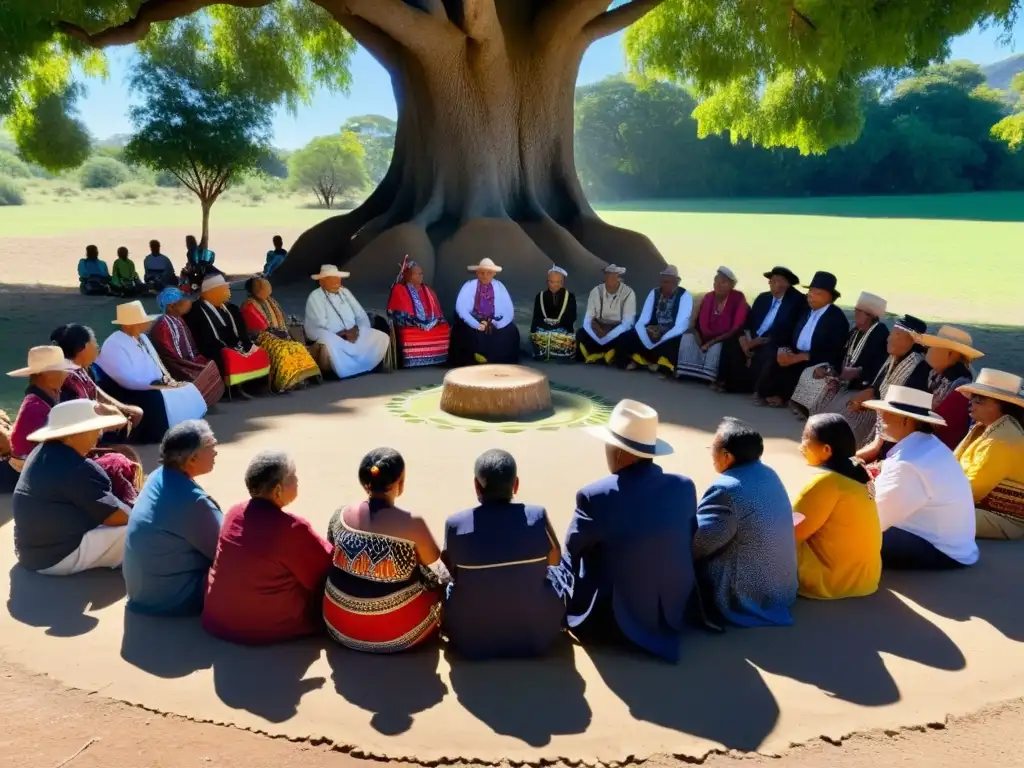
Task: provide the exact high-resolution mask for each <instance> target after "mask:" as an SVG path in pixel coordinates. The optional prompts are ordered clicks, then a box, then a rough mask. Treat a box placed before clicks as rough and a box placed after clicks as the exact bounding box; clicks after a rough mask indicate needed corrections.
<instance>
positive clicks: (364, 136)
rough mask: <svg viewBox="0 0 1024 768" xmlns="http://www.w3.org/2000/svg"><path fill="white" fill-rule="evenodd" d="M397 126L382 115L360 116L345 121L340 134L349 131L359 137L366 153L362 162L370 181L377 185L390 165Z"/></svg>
mask: <svg viewBox="0 0 1024 768" xmlns="http://www.w3.org/2000/svg"><path fill="white" fill-rule="evenodd" d="M397 129H398V124H397V123H396V122H395V121H394V120H392V119H391V118H390V117H384V116H383V115H361V116H359V117H353V118H350V119H348V120H346V121H345V124H344V125H343V126H341V130H342V133H344V132H345V131H351V132H352V133H354V134H356V136H358V137H359V143H360V144H362V145H363V150H364V151H365V152H366V157H365V159H364V162H365V164H366V174H367V175H368V176H369V177H370V181H372V182H373V183H374V184H379V183H380V181H381V179H383V178H384V174H385V173H387V172H388V166H390V165H391V155H392V152H393V150H394V146H395V131H396V130H397Z"/></svg>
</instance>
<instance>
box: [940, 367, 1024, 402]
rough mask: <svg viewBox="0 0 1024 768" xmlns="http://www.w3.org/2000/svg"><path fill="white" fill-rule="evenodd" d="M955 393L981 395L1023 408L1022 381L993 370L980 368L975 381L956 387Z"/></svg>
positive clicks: (1008, 374) (1018, 377) (1023, 386)
mask: <svg viewBox="0 0 1024 768" xmlns="http://www.w3.org/2000/svg"><path fill="white" fill-rule="evenodd" d="M956 391H957V392H959V393H960V394H962V395H981V396H982V397H991V398H992V399H993V400H1002V401H1003V402H1004V403H1012V404H1014V405H1019V406H1022V407H1024V379H1022V378H1021V377H1020V376H1014V375H1013V374H1012V373H1007V372H1006V371H997V370H996V369H995V368H982V369H981V373H979V374H978V378H977V379H976V380H975V381H973V382H971V383H970V384H964V385H963V386H962V387H957V388H956Z"/></svg>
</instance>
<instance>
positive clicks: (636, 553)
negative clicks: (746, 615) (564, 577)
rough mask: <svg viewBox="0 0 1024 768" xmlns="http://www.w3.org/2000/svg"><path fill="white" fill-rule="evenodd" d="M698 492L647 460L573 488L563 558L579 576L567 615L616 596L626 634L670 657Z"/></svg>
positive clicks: (684, 593) (689, 572)
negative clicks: (576, 489)
mask: <svg viewBox="0 0 1024 768" xmlns="http://www.w3.org/2000/svg"><path fill="white" fill-rule="evenodd" d="M696 511H697V491H696V489H695V488H694V485H693V481H692V480H690V479H689V478H688V477H683V476H682V475H672V474H668V473H666V472H664V471H663V470H662V469H661V467H659V466H658V465H657V464H655V463H654V462H653V461H642V462H639V463H637V464H634V465H633V466H631V467H627V468H626V469H624V470H622V471H621V472H619V473H617V474H614V475H610V476H609V477H606V478H604V479H603V480H599V481H597V482H596V483H592V484H591V485H588V486H587V487H586V488H583V489H582V490H580V491H579V492H578V493H577V494H576V512H575V513H574V514H573V518H572V522H571V523H570V524H569V530H568V532H567V533H566V536H565V545H564V548H563V552H562V558H563V564H564V566H565V567H566V568H568V569H570V570H571V571H572V573H573V575H574V577H575V579H576V584H575V589H574V592H573V596H572V599H571V601H570V605H569V609H568V611H567V613H568V614H569V616H581V615H584V614H586V613H588V611H589V610H590V609H591V608H592V607H593V606H594V604H595V603H596V601H597V600H606V599H610V600H611V607H612V612H613V614H614V616H615V621H616V623H617V624H618V626H619V628H620V629H621V630H622V633H623V634H624V635H625V636H626V637H627V638H629V639H630V640H631V641H632V642H633V643H635V644H636V645H638V646H640V647H641V648H643V649H645V650H647V651H649V652H650V653H653V654H655V655H657V656H660V657H662V658H663V659H666V660H668V661H673V662H674V661H678V660H679V646H680V637H681V634H682V630H683V625H684V622H685V620H686V612H687V605H688V603H689V600H690V594H691V592H692V591H693V586H694V573H693V562H692V560H691V554H690V553H691V549H692V543H693V531H694V528H695V522H694V519H695V515H696Z"/></svg>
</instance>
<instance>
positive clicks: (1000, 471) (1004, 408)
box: [953, 368, 1024, 539]
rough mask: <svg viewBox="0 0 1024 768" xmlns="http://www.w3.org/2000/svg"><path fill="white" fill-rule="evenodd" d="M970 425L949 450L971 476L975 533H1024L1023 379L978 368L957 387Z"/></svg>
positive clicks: (1001, 536)
mask: <svg viewBox="0 0 1024 768" xmlns="http://www.w3.org/2000/svg"><path fill="white" fill-rule="evenodd" d="M957 392H959V393H960V394H962V395H964V396H965V397H969V398H970V408H971V411H970V413H971V419H972V420H973V422H974V425H973V426H972V427H971V429H970V431H969V432H968V433H967V437H965V438H964V439H963V440H962V441H961V442H960V445H958V446H957V447H956V450H955V451H954V452H953V454H954V455H955V456H956V458H957V461H959V462H960V466H961V467H963V470H964V474H965V475H967V479H968V480H970V481H971V491H972V492H973V493H974V505H975V508H974V514H975V519H976V521H977V532H976V534H975V535H976V536H977V538H979V539H1024V380H1022V379H1021V377H1020V376H1014V375H1013V374H1012V373H1006V372H1004V371H997V370H994V369H992V368H983V369H982V371H981V373H980V374H978V378H977V380H976V381H974V382H972V383H970V384H964V385H963V386H961V387H958V388H957Z"/></svg>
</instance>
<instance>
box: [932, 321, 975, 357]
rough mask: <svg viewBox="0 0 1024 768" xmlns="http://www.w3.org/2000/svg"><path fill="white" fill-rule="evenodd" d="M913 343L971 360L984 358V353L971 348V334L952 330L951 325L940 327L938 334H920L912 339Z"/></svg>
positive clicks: (956, 329)
mask: <svg viewBox="0 0 1024 768" xmlns="http://www.w3.org/2000/svg"><path fill="white" fill-rule="evenodd" d="M914 341H916V342H917V343H918V344H923V345H924V346H926V347H938V348H939V349H951V350H953V351H954V352H959V353H960V354H961V355H963V356H964V357H967V358H970V359H972V360H973V359H974V358H976V357H984V356H985V353H984V352H980V351H978V350H977V349H975V348H974V347H973V346H972V345H973V344H974V339H972V338H971V334H969V333H968V332H967V331H965V330H963V329H962V328H954V327H953V326H952V325H944V326H942V327H941V328H939V330H938V333H920V334H918V335H917V336H915V337H914Z"/></svg>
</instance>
